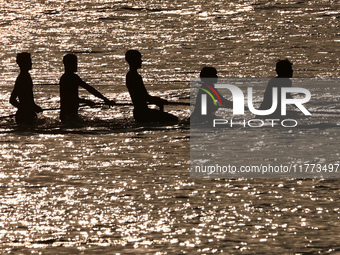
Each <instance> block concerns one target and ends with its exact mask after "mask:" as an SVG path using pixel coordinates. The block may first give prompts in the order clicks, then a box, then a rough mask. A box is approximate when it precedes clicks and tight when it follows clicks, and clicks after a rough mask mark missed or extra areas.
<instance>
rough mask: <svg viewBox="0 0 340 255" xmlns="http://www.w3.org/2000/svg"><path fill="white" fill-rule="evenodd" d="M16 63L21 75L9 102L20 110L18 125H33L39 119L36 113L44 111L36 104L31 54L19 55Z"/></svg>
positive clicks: (16, 117)
mask: <svg viewBox="0 0 340 255" xmlns="http://www.w3.org/2000/svg"><path fill="white" fill-rule="evenodd" d="M16 62H17V64H18V65H19V67H20V74H19V76H18V78H17V79H16V81H15V85H14V89H13V92H12V94H11V97H10V99H9V102H10V103H11V104H12V105H13V106H15V107H16V108H18V111H17V112H16V114H15V121H16V123H17V124H28V125H32V124H34V123H35V121H36V119H37V114H36V113H37V112H42V109H41V107H40V106H38V105H36V104H35V102H34V97H33V81H32V78H31V75H30V73H29V71H30V70H31V69H32V59H31V54H30V53H27V52H22V53H19V54H18V55H17V59H16Z"/></svg>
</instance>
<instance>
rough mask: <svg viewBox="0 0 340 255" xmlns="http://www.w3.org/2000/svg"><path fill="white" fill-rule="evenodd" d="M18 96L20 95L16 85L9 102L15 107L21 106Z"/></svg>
mask: <svg viewBox="0 0 340 255" xmlns="http://www.w3.org/2000/svg"><path fill="white" fill-rule="evenodd" d="M17 97H18V93H17V89H16V86H14V89H13V91H12V94H11V97H10V98H9V102H10V103H11V105H13V106H14V107H16V108H19V107H20V102H19V101H18V100H17Z"/></svg>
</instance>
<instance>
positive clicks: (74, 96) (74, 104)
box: [59, 54, 114, 122]
mask: <svg viewBox="0 0 340 255" xmlns="http://www.w3.org/2000/svg"><path fill="white" fill-rule="evenodd" d="M63 63H64V66H65V73H64V74H63V75H62V76H61V78H60V83H59V85H60V119H61V121H62V122H77V121H79V117H78V108H79V103H87V104H91V103H92V104H93V102H92V101H90V100H85V99H81V98H79V95H78V94H79V92H78V89H79V87H82V88H84V89H86V90H87V91H88V92H89V93H91V94H92V95H94V96H96V97H98V98H100V99H103V100H104V102H105V104H108V105H112V104H114V101H111V100H109V99H107V98H106V97H105V96H103V95H102V94H101V93H100V92H99V91H98V90H96V89H95V88H93V87H92V86H90V85H89V84H87V83H86V82H84V81H83V80H82V79H81V78H80V77H79V76H78V75H77V74H76V72H77V70H78V60H77V56H76V55H74V54H67V55H65V56H64V58H63Z"/></svg>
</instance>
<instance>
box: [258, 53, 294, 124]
mask: <svg viewBox="0 0 340 255" xmlns="http://www.w3.org/2000/svg"><path fill="white" fill-rule="evenodd" d="M292 65H293V64H292V63H291V62H290V61H289V60H288V59H284V60H279V61H278V62H277V63H276V69H275V70H276V73H277V76H276V77H275V78H272V79H270V81H269V82H268V85H267V88H266V91H265V92H264V98H263V102H262V104H261V106H260V108H259V110H268V109H270V108H271V106H272V104H273V88H277V108H276V110H275V111H274V112H273V113H272V114H271V115H267V116H262V117H263V118H264V117H265V118H280V117H282V116H281V88H283V87H292V81H291V79H290V78H292V77H293V72H294V71H293V68H292ZM287 98H291V95H290V94H287ZM257 117H260V118H261V116H257Z"/></svg>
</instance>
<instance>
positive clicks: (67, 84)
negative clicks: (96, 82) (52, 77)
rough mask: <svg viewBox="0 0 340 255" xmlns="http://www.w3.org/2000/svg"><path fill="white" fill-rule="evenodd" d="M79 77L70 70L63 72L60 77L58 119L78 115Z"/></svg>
mask: <svg viewBox="0 0 340 255" xmlns="http://www.w3.org/2000/svg"><path fill="white" fill-rule="evenodd" d="M80 82H81V78H80V77H79V76H78V75H77V74H75V73H71V72H69V73H68V72H66V73H64V74H63V75H62V76H61V78H60V83H59V85H60V88H59V89H60V119H61V120H64V118H65V116H74V117H76V116H78V107H79V96H78V86H79V83H80Z"/></svg>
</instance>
